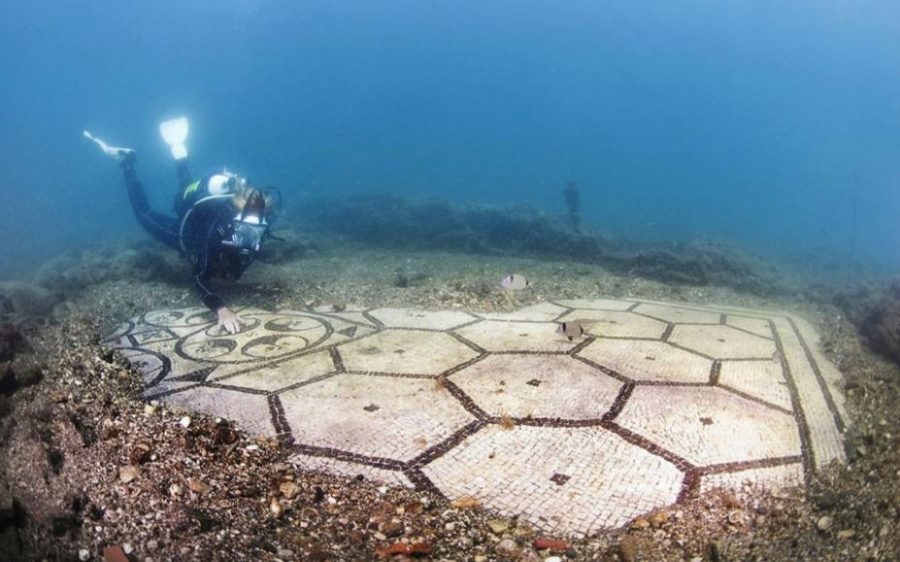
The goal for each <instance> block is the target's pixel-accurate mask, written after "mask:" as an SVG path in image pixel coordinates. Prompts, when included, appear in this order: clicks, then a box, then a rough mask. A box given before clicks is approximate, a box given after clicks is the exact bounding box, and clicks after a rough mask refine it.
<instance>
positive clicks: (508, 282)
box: [500, 273, 531, 291]
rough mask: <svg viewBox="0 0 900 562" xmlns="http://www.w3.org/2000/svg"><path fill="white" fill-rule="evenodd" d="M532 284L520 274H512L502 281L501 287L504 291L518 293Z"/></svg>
mask: <svg viewBox="0 0 900 562" xmlns="http://www.w3.org/2000/svg"><path fill="white" fill-rule="evenodd" d="M530 284H531V282H530V281H529V280H528V279H527V278H526V277H525V276H524V275H522V274H520V273H510V274H509V275H507V276H506V277H504V278H503V279H501V280H500V286H501V287H503V288H504V289H509V290H513V291H518V290H519V289H524V288H525V287H527V286H528V285H530Z"/></svg>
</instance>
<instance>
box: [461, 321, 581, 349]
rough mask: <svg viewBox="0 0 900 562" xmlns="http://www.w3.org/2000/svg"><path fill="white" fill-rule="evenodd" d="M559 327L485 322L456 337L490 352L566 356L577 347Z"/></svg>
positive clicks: (467, 329)
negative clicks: (558, 354) (541, 352)
mask: <svg viewBox="0 0 900 562" xmlns="http://www.w3.org/2000/svg"><path fill="white" fill-rule="evenodd" d="M557 327H558V325H557V324H554V323H552V322H515V321H504V320H484V321H482V322H479V323H477V324H473V325H471V326H466V327H465V328H460V329H459V330H456V333H457V334H459V335H461V336H462V337H464V338H466V339H467V340H469V341H471V342H473V343H475V344H476V345H478V346H480V347H482V348H484V349H486V350H488V351H520V352H524V351H549V352H563V351H568V350H570V349H572V348H573V347H575V346H576V345H577V344H578V342H577V341H571V342H570V341H569V340H568V339H566V337H565V336H563V335H561V334H557V333H556V329H557Z"/></svg>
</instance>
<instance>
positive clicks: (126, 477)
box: [119, 464, 141, 484]
mask: <svg viewBox="0 0 900 562" xmlns="http://www.w3.org/2000/svg"><path fill="white" fill-rule="evenodd" d="M140 476H141V469H140V468H139V467H137V466H134V465H133V464H129V465H127V466H123V467H121V468H120V469H119V480H120V481H121V482H122V483H123V484H128V483H129V482H131V481H132V480H134V479H135V478H140Z"/></svg>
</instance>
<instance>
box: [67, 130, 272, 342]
mask: <svg viewBox="0 0 900 562" xmlns="http://www.w3.org/2000/svg"><path fill="white" fill-rule="evenodd" d="M187 131H188V123H187V119H185V118H181V119H174V120H171V121H166V122H164V123H162V124H161V125H160V133H161V134H162V136H163V139H164V140H165V141H166V142H167V143H168V144H169V147H170V149H171V151H172V156H174V157H175V162H176V170H177V172H178V182H179V190H178V194H177V195H176V199H175V212H176V215H177V216H174V217H173V216H170V215H164V214H162V213H158V212H156V211H154V210H153V209H151V208H150V203H149V202H148V201H147V195H146V193H145V192H144V187H143V185H141V181H140V180H139V179H138V176H137V171H136V170H135V167H134V163H135V160H136V158H135V151H134V150H132V149H130V148H121V147H115V146H109V145H107V144H106V143H105V142H103V141H102V140H100V139H98V138H96V137H94V136H92V135H91V134H90V133H89V132H87V131H85V132H84V135H85V136H86V137H87V138H89V139H91V140H92V141H94V142H95V143H97V145H98V146H99V147H100V149H101V150H103V152H104V153H106V154H108V155H110V156H113V157H115V158H116V159H118V160H119V164H120V165H121V166H122V171H123V172H124V174H125V185H126V187H127V188H128V198H129V200H130V201H131V207H132V209H133V210H134V214H135V215H136V216H137V219H138V222H140V223H141V225H142V226H143V227H144V228H145V229H146V230H147V232H149V233H150V234H151V235H152V236H153V237H154V238H156V239H157V240H159V241H160V242H163V243H164V244H166V245H168V246H171V247H172V248H175V249H176V250H178V251H180V252H181V253H182V254H183V255H184V256H185V257H187V258H188V259H189V260H190V261H191V263H192V264H193V266H194V282H195V284H196V286H197V290H198V291H199V292H200V296H201V298H202V299H203V304H205V305H206V306H207V307H208V308H209V309H210V310H211V311H213V312H214V313H215V314H216V318H217V320H218V324H219V327H220V328H223V329H224V330H226V331H227V332H229V333H231V334H235V333H237V332H238V331H239V330H240V324H241V323H242V322H243V321H242V320H241V318H240V317H239V316H238V315H237V314H235V313H234V312H233V311H231V310H230V309H229V308H228V307H227V306H225V303H224V302H223V301H222V299H221V298H220V297H219V296H218V295H216V294H215V293H214V292H213V290H212V289H211V288H210V284H209V282H210V279H211V278H213V277H217V278H228V279H239V278H240V277H241V275H242V274H243V273H244V271H245V270H246V269H247V267H248V266H249V265H250V264H251V263H253V260H254V259H255V258H256V256H257V254H258V253H259V250H260V247H261V246H262V243H263V240H264V239H265V237H266V235H267V234H268V226H269V225H268V222H267V220H266V219H267V217H266V210H267V209H266V207H267V202H268V201H267V200H268V199H270V197H269V196H267V194H265V193H264V192H263V191H262V190H259V189H256V188H253V187H252V186H250V184H249V183H248V182H247V180H246V179H244V178H241V177H239V176H237V175H234V174H232V173H229V172H223V173H221V174H214V175H212V176H209V177H206V178H204V179H202V180H199V181H193V179H192V178H191V174H190V171H189V169H188V165H187V148H186V146H185V141H186V140H187Z"/></svg>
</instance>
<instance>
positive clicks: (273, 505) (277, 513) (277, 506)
mask: <svg viewBox="0 0 900 562" xmlns="http://www.w3.org/2000/svg"><path fill="white" fill-rule="evenodd" d="M269 511H271V512H272V517H274V518H275V519H280V518H281V516H282V515H283V514H284V508H283V507H281V502H279V501H278V498H272V501H271V502H269Z"/></svg>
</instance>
